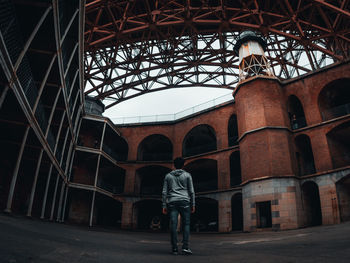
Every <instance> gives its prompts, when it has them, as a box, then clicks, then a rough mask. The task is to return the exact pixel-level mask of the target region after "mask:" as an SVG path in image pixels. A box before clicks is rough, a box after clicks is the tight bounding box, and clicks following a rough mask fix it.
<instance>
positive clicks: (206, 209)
mask: <svg viewBox="0 0 350 263" xmlns="http://www.w3.org/2000/svg"><path fill="white" fill-rule="evenodd" d="M218 209H219V208H218V201H216V200H214V199H211V198H206V197H197V198H196V212H195V213H194V214H191V231H194V232H207V231H218V225H219V221H218V218H219V217H218V213H219V210H218Z"/></svg>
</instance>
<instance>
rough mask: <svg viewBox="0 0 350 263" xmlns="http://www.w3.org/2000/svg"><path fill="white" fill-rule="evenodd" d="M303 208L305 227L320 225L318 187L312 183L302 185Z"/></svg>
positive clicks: (320, 213) (320, 214)
mask: <svg viewBox="0 0 350 263" xmlns="http://www.w3.org/2000/svg"><path fill="white" fill-rule="evenodd" d="M301 190H302V197H303V208H304V215H305V225H306V226H317V225H321V224H322V212H321V201H320V193H319V190H318V185H317V184H316V183H315V182H313V181H307V182H305V183H303V184H302V186H301Z"/></svg>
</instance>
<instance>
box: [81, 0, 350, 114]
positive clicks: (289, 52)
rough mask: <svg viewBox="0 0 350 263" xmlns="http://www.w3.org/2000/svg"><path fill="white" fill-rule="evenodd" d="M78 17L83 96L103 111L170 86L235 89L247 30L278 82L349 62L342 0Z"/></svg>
mask: <svg viewBox="0 0 350 263" xmlns="http://www.w3.org/2000/svg"><path fill="white" fill-rule="evenodd" d="M85 13H86V17H85V19H86V20H85V34H84V36H85V81H86V86H85V94H87V95H91V96H96V97H98V98H100V99H103V100H105V101H104V102H105V103H106V104H107V108H109V107H112V106H113V105H115V104H117V103H119V102H121V101H124V100H127V99H130V98H133V97H136V96H139V95H141V94H145V93H148V92H152V91H157V90H164V89H169V88H181V87H220V88H227V89H234V86H235V83H237V81H238V57H237V56H236V55H235V54H234V52H233V45H234V44H235V39H236V38H237V36H238V34H239V33H240V32H241V31H243V30H247V29H249V30H253V31H255V32H257V33H260V34H261V35H262V36H263V37H264V38H265V39H266V40H267V43H268V45H267V51H266V55H267V58H268V59H269V61H270V63H271V66H272V70H273V72H274V74H275V75H276V76H278V77H279V78H281V79H288V78H293V77H296V76H299V75H302V74H305V73H307V72H310V71H313V70H316V69H319V68H321V67H323V66H325V65H328V64H332V63H335V62H341V61H345V60H347V59H349V57H350V12H349V0H333V1H322V0H284V1H282V0H252V1H233V0H130V1H122V0H95V1H87V3H86V10H85Z"/></svg>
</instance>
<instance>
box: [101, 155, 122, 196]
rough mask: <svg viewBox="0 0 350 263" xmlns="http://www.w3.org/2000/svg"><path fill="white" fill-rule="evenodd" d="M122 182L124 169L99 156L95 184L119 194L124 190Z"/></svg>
mask: <svg viewBox="0 0 350 263" xmlns="http://www.w3.org/2000/svg"><path fill="white" fill-rule="evenodd" d="M124 183H125V170H124V169H123V168H120V167H118V166H116V165H115V164H114V163H112V162H111V161H110V160H108V159H106V158H105V157H103V156H101V161H100V169H99V172H98V179H97V186H98V187H100V188H102V189H104V190H106V191H108V192H111V193H113V194H120V193H123V192H124Z"/></svg>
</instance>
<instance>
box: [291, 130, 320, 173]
mask: <svg viewBox="0 0 350 263" xmlns="http://www.w3.org/2000/svg"><path fill="white" fill-rule="evenodd" d="M295 146H296V158H297V162H298V168H299V175H306V174H313V173H315V172H316V169H315V161H314V155H313V153H312V148H311V142H310V138H309V137H308V136H307V135H305V134H302V135H299V136H297V137H296V138H295Z"/></svg>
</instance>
